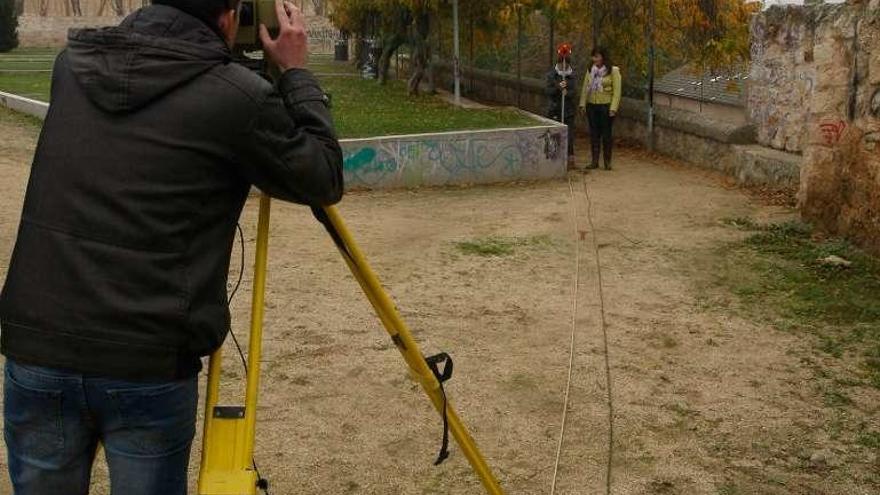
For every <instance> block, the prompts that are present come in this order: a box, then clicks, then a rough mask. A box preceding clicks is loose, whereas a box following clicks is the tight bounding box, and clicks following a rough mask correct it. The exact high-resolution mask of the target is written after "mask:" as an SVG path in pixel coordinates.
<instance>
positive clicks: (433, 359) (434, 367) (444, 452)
mask: <svg viewBox="0 0 880 495" xmlns="http://www.w3.org/2000/svg"><path fill="white" fill-rule="evenodd" d="M312 214H313V215H314V216H315V219H317V220H318V221H319V222H320V223H321V224H322V225H324V228H325V229H327V232H328V233H329V234H330V237H331V238H332V239H333V243H334V244H336V247H337V248H339V250H340V251H341V252H342V254H343V255H344V256H345V257H346V258H347V259H348V260H349V261H350V262H351V263H352V264H354V265H356V264H357V263H356V261H355V259H354V256H352V254H351V252H350V251H349V249H348V246H346V245H345V241H344V240H343V239H342V236H341V235H340V234H339V231H338V230H336V227H335V226H334V225H333V222H331V221H330V217H329V216H328V215H327V212H326V211H325V210H324V209H323V208H312ZM392 338H393V337H392ZM394 344H395V345H397V346H398V347H399V348H401V349H405V347H403V343H402V342H401V341H400V340H399V338H398V339H396V340H395V341H394ZM425 362H426V363H427V364H428V367H429V368H430V369H431V372H432V373H433V374H434V377H435V378H437V382H438V383H439V384H440V395H442V396H443V442H442V444H441V446H440V453H439V454H438V455H437V460H436V461H434V465H435V466H438V465H440V464H441V463H442V462H443V461H445V460H446V459H447V458H448V457H449V401H448V400H447V398H446V390H445V389H444V388H443V383H444V382H446V381H448V380H449V379H450V378H452V369H453V364H452V358H451V357H450V356H449V354H447V353H445V352H441V353H440V354H436V355H434V356H429V357H427V358H425ZM444 363H445V364H444ZM441 364H444V366H443V369H442V370H441V369H440V365H441Z"/></svg>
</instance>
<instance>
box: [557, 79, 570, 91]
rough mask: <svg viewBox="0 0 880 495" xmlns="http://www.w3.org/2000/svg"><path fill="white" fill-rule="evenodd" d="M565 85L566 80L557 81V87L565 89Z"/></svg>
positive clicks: (566, 83)
mask: <svg viewBox="0 0 880 495" xmlns="http://www.w3.org/2000/svg"><path fill="white" fill-rule="evenodd" d="M567 87H568V81H566V80H562V82H560V83H559V89H565V88H567Z"/></svg>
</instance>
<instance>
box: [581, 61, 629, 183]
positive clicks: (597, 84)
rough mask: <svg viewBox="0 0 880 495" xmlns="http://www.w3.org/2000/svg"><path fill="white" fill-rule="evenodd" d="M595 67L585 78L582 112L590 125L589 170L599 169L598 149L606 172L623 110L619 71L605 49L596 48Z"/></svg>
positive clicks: (609, 167)
mask: <svg viewBox="0 0 880 495" xmlns="http://www.w3.org/2000/svg"><path fill="white" fill-rule="evenodd" d="M592 55H593V67H592V68H590V71H589V72H588V73H587V77H586V78H585V79H584V87H583V90H582V91H581V101H580V105H579V107H580V110H581V113H585V114H586V115H587V121H588V122H589V123H590V146H591V147H592V151H593V160H592V161H591V162H590V168H599V149H600V146H601V148H602V157H603V158H604V161H605V170H611V147H612V145H613V138H612V134H611V128H612V125H613V124H614V117H615V115H617V109H618V108H619V107H620V90H621V82H620V69H619V68H617V67H615V66H613V65H611V62H610V59H609V58H608V52H607V51H606V50H605V49H604V48H593V53H592Z"/></svg>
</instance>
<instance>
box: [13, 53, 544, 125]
mask: <svg viewBox="0 0 880 495" xmlns="http://www.w3.org/2000/svg"><path fill="white" fill-rule="evenodd" d="M55 53H56V52H55V51H54V50H51V49H19V50H15V51H14V52H12V53H7V54H0V91H7V92H10V93H15V94H19V95H22V96H27V97H28V98H34V99H37V100H42V101H48V100H49V84H50V79H51V73H50V72H49V71H50V70H51V68H52V62H53V59H54V56H55ZM309 67H310V69H311V70H312V71H313V72H314V73H316V74H318V77H319V78H320V80H321V84H322V85H323V86H324V89H325V91H327V92H328V93H330V94H331V95H332V97H333V117H334V119H335V121H336V126H337V129H338V131H339V135H340V137H343V138H356V137H371V136H383V135H393V134H418V133H424V132H442V131H452V130H477V129H492V128H499V127H518V126H524V125H529V124H534V123H535V122H534V121H533V120H532V119H531V118H529V117H526V116H524V115H523V114H521V113H519V112H517V111H514V110H511V109H497V108H492V109H459V108H455V107H454V106H452V105H450V104H449V103H447V102H445V101H443V100H442V99H440V98H436V97H433V96H424V95H423V96H419V97H410V96H408V95H407V94H406V87H405V84H404V83H403V82H402V81H391V82H389V83H388V85H386V86H379V85H378V84H376V82H375V81H368V80H364V79H362V78H361V77H359V74H357V73H356V72H355V71H354V69H353V68H352V66H351V65H350V64H347V63H338V62H333V61H332V60H331V58H330V57H328V56H313V57H312V58H311V61H310V64H309Z"/></svg>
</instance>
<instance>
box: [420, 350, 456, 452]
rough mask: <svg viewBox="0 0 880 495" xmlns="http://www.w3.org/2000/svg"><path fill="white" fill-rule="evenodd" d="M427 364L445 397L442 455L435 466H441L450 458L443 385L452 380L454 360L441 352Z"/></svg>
mask: <svg viewBox="0 0 880 495" xmlns="http://www.w3.org/2000/svg"><path fill="white" fill-rule="evenodd" d="M425 362H426V363H428V366H429V367H430V368H431V371H432V372H433V373H434V376H435V377H436V378H437V382H438V383H439V384H440V394H441V395H442V396H443V442H442V444H441V445H440V453H439V454H438V455H437V460H436V461H434V465H435V466H439V465H440V464H442V463H443V461H445V460H446V459H447V458H448V457H449V409H448V401H447V400H446V390H444V389H443V383H444V382H446V381H448V380H449V379H450V378H452V367H453V366H452V358H451V357H449V354H446V353H445V352H441V353H440V354H435V355H433V356H429V357H427V358H425ZM441 363H445V364H444V366H443V371H441V370H440V364H441Z"/></svg>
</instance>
